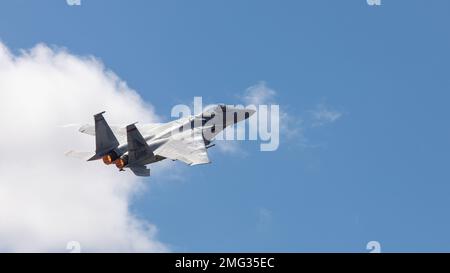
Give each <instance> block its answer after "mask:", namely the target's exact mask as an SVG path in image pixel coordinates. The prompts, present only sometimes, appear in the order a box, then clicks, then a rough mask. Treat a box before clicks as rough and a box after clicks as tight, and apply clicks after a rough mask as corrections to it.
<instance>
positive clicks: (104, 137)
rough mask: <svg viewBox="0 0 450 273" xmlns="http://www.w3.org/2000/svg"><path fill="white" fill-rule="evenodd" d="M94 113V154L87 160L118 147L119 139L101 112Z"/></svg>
mask: <svg viewBox="0 0 450 273" xmlns="http://www.w3.org/2000/svg"><path fill="white" fill-rule="evenodd" d="M104 113H105V112H101V113H98V114H96V115H94V120H95V155H94V156H93V157H91V158H90V159H89V160H88V161H92V160H97V159H100V158H101V157H103V156H104V155H106V154H108V153H110V152H111V151H113V150H114V149H116V148H117V147H119V141H118V140H117V138H116V136H115V135H114V133H113V131H112V130H111V128H110V127H109V125H108V123H107V122H106V120H105V118H104V117H103V114H104Z"/></svg>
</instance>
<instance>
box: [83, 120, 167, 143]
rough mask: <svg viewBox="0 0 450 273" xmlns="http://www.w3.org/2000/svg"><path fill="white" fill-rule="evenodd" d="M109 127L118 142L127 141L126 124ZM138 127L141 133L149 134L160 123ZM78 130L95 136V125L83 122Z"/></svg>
mask: <svg viewBox="0 0 450 273" xmlns="http://www.w3.org/2000/svg"><path fill="white" fill-rule="evenodd" d="M109 127H110V128H111V131H112V132H113V133H114V135H115V136H116V137H117V139H118V140H119V142H120V143H125V142H126V141H127V129H126V125H110V126H109ZM138 127H139V130H140V131H141V132H142V133H143V134H145V135H150V134H152V133H153V132H154V131H157V130H158V129H159V128H160V127H161V124H159V123H149V124H144V125H141V126H138ZM78 131H80V132H81V133H83V134H87V135H91V136H95V126H94V125H92V124H85V125H83V126H81V127H80V128H79V129H78Z"/></svg>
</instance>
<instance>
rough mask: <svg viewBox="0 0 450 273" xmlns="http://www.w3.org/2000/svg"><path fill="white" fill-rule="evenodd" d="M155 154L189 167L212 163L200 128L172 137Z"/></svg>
mask: <svg viewBox="0 0 450 273" xmlns="http://www.w3.org/2000/svg"><path fill="white" fill-rule="evenodd" d="M154 154H155V155H159V156H163V157H166V158H169V159H172V160H180V161H183V162H185V163H186V164H188V165H199V164H206V163H210V162H211V161H210V160H209V158H208V153H207V152H206V147H205V142H204V140H203V135H202V130H201V129H200V128H195V129H194V130H193V131H192V130H188V131H186V132H183V133H180V134H176V135H174V136H171V137H170V139H169V140H168V141H167V142H166V143H165V144H163V145H161V146H160V147H159V148H157V149H156V150H155V151H154Z"/></svg>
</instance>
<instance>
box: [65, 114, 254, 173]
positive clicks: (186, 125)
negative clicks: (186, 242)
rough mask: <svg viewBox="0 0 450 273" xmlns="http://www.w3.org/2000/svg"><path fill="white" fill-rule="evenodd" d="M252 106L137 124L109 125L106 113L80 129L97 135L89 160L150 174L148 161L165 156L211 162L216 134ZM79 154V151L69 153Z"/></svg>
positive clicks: (95, 116) (240, 119) (192, 162)
mask: <svg viewBox="0 0 450 273" xmlns="http://www.w3.org/2000/svg"><path fill="white" fill-rule="evenodd" d="M255 112H256V111H255V110H252V109H245V108H238V107H230V106H225V105H216V106H214V107H211V108H209V109H207V110H205V111H203V112H202V113H201V114H198V115H192V116H188V117H182V118H180V119H177V120H174V121H171V122H168V123H163V124H160V123H158V124H147V125H143V126H139V130H138V128H137V127H136V123H133V124H130V125H128V126H126V127H121V126H109V125H108V123H107V122H106V120H105V118H104V117H103V114H104V113H105V112H101V113H99V114H96V115H94V121H95V125H84V126H82V127H81V128H80V129H79V131H80V132H82V133H85V134H88V135H92V136H95V154H94V155H92V154H91V156H90V157H89V158H88V161H94V160H100V159H101V160H102V161H103V163H104V164H106V165H115V166H116V167H117V168H118V169H119V171H124V170H126V169H129V170H131V171H132V172H133V173H134V174H135V175H137V176H150V169H149V168H147V165H148V164H151V163H155V162H158V161H161V160H164V159H171V160H174V161H175V160H179V161H182V162H184V163H186V164H188V165H191V166H193V165H199V164H207V163H210V160H209V158H208V153H207V150H208V149H209V148H211V147H213V146H214V145H215V144H212V141H214V138H215V136H216V135H217V134H218V133H220V132H221V131H223V130H224V129H225V128H226V127H228V126H230V125H234V124H236V123H238V122H240V121H243V120H245V119H248V118H249V117H250V116H251V115H253V114H254V113H255ZM67 155H69V156H76V152H69V153H67Z"/></svg>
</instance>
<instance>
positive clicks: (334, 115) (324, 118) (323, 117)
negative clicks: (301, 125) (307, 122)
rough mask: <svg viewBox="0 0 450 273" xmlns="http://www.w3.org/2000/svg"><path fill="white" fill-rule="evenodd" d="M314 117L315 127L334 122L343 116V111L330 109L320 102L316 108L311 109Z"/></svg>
mask: <svg viewBox="0 0 450 273" xmlns="http://www.w3.org/2000/svg"><path fill="white" fill-rule="evenodd" d="M311 114H312V117H313V123H312V126H313V127H318V126H323V125H326V124H330V123H333V122H335V121H337V120H338V119H340V118H341V117H342V113H341V112H338V111H336V110H333V109H330V108H329V107H328V106H327V105H325V104H323V103H320V104H318V105H317V106H316V109H315V110H313V111H311Z"/></svg>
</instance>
